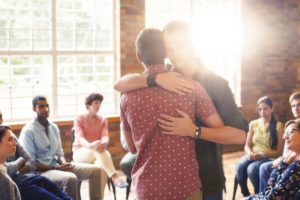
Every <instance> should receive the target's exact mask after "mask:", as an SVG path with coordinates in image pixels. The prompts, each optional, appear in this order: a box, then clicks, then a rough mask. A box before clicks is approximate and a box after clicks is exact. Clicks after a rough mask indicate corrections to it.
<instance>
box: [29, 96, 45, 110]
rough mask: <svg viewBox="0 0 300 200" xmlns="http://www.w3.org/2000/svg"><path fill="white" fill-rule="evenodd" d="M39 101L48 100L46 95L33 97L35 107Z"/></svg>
mask: <svg viewBox="0 0 300 200" xmlns="http://www.w3.org/2000/svg"><path fill="white" fill-rule="evenodd" d="M38 101H47V98H46V97H44V96H40V95H39V96H36V97H34V98H33V99H32V106H33V107H34V108H35V107H36V106H37V103H38Z"/></svg>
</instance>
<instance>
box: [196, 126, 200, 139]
mask: <svg viewBox="0 0 300 200" xmlns="http://www.w3.org/2000/svg"><path fill="white" fill-rule="evenodd" d="M200 137H201V127H199V126H196V130H195V139H196V140H197V139H200Z"/></svg>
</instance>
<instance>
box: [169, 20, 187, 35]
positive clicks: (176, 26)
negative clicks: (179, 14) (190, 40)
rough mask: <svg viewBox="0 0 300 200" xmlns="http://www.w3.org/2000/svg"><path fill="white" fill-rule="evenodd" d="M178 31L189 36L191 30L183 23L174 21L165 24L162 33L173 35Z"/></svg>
mask: <svg viewBox="0 0 300 200" xmlns="http://www.w3.org/2000/svg"><path fill="white" fill-rule="evenodd" d="M179 31H184V32H186V33H189V34H190V33H191V30H190V26H189V24H188V23H186V22H183V21H177V20H174V21H171V22H169V23H167V24H166V25H165V27H164V29H163V33H173V32H179Z"/></svg>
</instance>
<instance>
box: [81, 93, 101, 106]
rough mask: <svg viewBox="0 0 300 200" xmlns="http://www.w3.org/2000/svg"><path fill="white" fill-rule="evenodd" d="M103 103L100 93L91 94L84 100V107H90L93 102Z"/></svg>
mask: <svg viewBox="0 0 300 200" xmlns="http://www.w3.org/2000/svg"><path fill="white" fill-rule="evenodd" d="M97 100H98V101H101V102H102V101H103V96H102V94H100V93H92V94H90V95H88V96H87V97H86V98H85V106H86V108H88V106H90V105H92V103H93V101H97Z"/></svg>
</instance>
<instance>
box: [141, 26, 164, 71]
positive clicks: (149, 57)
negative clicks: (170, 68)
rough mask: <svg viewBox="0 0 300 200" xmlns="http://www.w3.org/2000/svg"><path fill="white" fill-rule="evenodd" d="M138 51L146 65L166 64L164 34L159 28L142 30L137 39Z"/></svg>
mask: <svg viewBox="0 0 300 200" xmlns="http://www.w3.org/2000/svg"><path fill="white" fill-rule="evenodd" d="M135 47H136V51H137V53H138V54H139V56H140V59H141V61H142V62H143V63H144V64H145V65H146V66H149V65H155V64H164V60H165V58H166V48H165V42H164V38H163V34H162V32H161V31H160V30H159V29H156V28H148V29H144V30H142V31H141V32H140V33H139V34H138V36H137V38H136V41H135Z"/></svg>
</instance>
